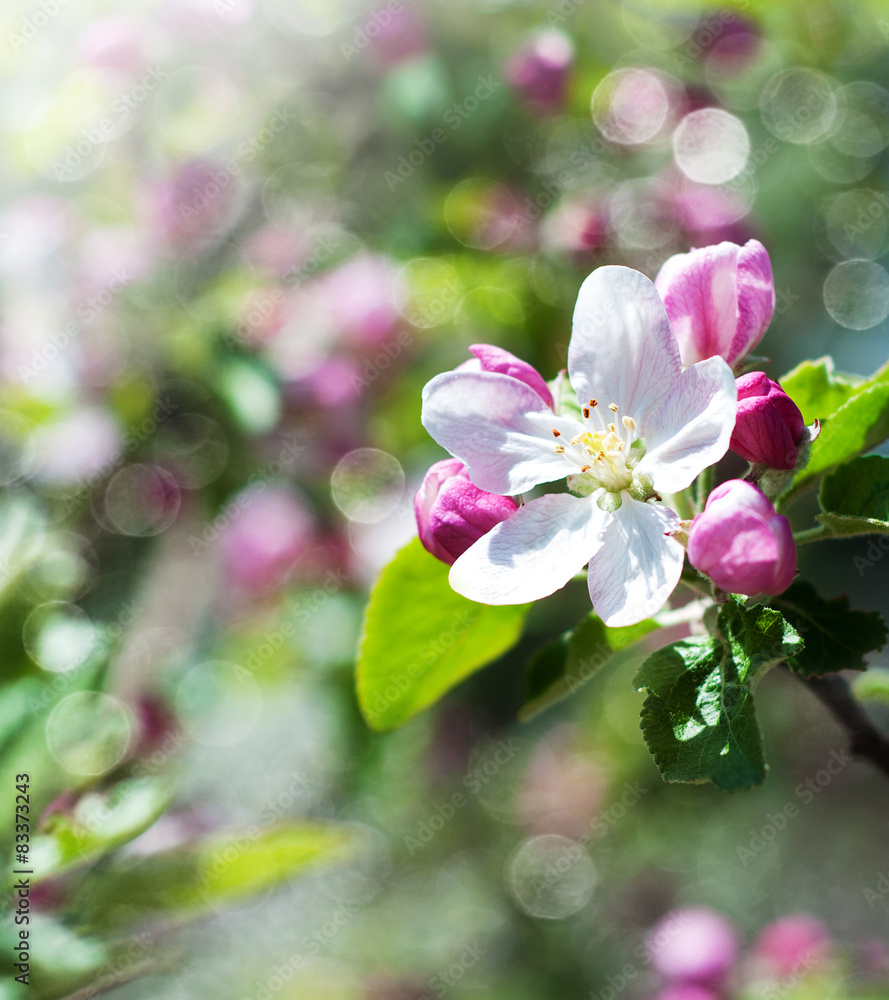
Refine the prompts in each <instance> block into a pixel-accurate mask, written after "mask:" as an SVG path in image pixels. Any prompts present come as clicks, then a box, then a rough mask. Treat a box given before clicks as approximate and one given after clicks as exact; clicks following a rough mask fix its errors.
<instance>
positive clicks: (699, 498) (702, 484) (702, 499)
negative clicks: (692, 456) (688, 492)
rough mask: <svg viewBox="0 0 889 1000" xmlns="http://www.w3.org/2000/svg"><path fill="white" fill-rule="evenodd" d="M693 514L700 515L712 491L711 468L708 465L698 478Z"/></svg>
mask: <svg viewBox="0 0 889 1000" xmlns="http://www.w3.org/2000/svg"><path fill="white" fill-rule="evenodd" d="M695 489H696V496H695V512H696V513H698V514H700V513H701V511H702V510H703V509H704V504H705V503H706V502H707V497H708V496H710V491H711V490H712V489H713V466H712V465H710V466H708V467H707V468H706V469H704V471H703V472H702V473H701V474H700V475H699V476H698V480H697V484H696V487H695Z"/></svg>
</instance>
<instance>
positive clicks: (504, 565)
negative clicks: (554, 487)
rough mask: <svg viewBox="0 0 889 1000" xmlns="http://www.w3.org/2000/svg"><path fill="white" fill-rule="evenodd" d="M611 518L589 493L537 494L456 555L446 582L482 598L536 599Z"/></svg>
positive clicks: (592, 547) (576, 564)
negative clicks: (587, 494) (584, 494)
mask: <svg viewBox="0 0 889 1000" xmlns="http://www.w3.org/2000/svg"><path fill="white" fill-rule="evenodd" d="M610 520H611V514H607V513H605V512H604V511H602V510H600V509H599V507H598V505H597V504H596V502H595V500H593V498H592V497H586V498H584V499H581V498H579V497H575V496H572V495H571V494H570V493H550V494H547V495H546V496H542V497H538V498H537V499H536V500H532V501H531V502H530V503H527V504H525V506H524V507H520V508H519V509H518V510H517V511H516V513H515V514H513V515H512V517H510V518H508V519H507V520H506V521H502V522H501V523H500V524H498V525H497V526H496V527H495V528H494V529H493V530H491V531H489V532H488V534H487V535H483V536H482V537H481V538H480V539H479V540H478V541H477V542H476V543H475V545H472V546H470V548H468V549H467V550H466V551H465V552H464V553H463V555H462V556H460V558H459V559H458V560H457V561H456V562H455V563H454V565H453V566H452V567H451V574H450V577H449V579H450V584H451V587H452V588H453V589H454V590H456V591H457V593H458V594H462V595H463V596H464V597H468V598H469V599H470V600H471V601H478V602H479V603H481V604H524V603H526V602H528V601H539V600H540V599H541V598H542V597H548V596H549V595H550V594H552V593H555V591H557V590H559V589H561V588H562V587H564V586H565V584H566V583H567V582H568V581H569V580H570V579H571V577H572V576H574V574H575V573H578V572H579V571H580V570H581V569H582V568H583V566H584V565H585V564H586V563H587V562H589V560H590V559H591V558H593V556H594V554H595V553H596V552H597V551H598V550H599V548H600V546H601V545H602V533H603V531H604V530H605V528H606V526H607V524H608V523H609V521H610Z"/></svg>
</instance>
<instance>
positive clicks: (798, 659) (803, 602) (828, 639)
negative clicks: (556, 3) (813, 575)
mask: <svg viewBox="0 0 889 1000" xmlns="http://www.w3.org/2000/svg"><path fill="white" fill-rule="evenodd" d="M774 605H775V607H776V608H777V609H778V610H779V611H780V612H781V614H782V615H784V617H785V618H786V619H787V621H789V622H790V623H791V624H792V625H793V627H794V628H795V629H796V630H797V632H799V633H800V634H801V635H802V636H804V638H805V641H806V645H805V648H804V649H803V650H802V651H801V652H798V653H796V654H795V655H793V656H791V657H789V658H788V660H787V665H788V666H789V667H790V668H791V670H795V671H796V672H797V673H799V674H803V675H804V676H806V677H812V676H820V675H821V674H827V673H832V672H834V671H838V670H866V669H867V663H866V662H865V660H864V654H865V653H869V652H871V651H872V650H875V649H882V648H883V646H884V645H885V644H886V639H887V632H886V625H885V623H884V622H883V619H882V617H881V616H880V614H879V612H877V611H853V610H851V609H850V607H849V598H848V597H846V596H845V595H844V596H842V597H835V598H833V599H832V600H829V601H828V600H825V599H824V598H823V597H819V596H818V594H817V593H816V591H815V588H814V587H813V586H812V585H811V584H810V583H806V582H805V581H804V580H798V581H797V582H796V583H794V584H791V586H790V587H789V588H788V589H787V590H785V591H784V593H783V594H782V595H781V596H780V597H778V598H776V599H775V601H774Z"/></svg>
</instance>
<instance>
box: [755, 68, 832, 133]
mask: <svg viewBox="0 0 889 1000" xmlns="http://www.w3.org/2000/svg"><path fill="white" fill-rule="evenodd" d="M837 89H838V88H837V84H836V82H835V81H834V80H833V79H831V77H829V76H827V74H826V73H820V72H818V71H817V70H814V69H805V68H803V67H796V68H793V69H786V70H782V71H781V72H780V73H776V74H775V75H774V76H773V77H772V78H771V79H770V80H769V81H768V83H766V85H765V87H764V88H763V90H762V93H761V94H760V98H759V110H760V115H761V117H762V120H763V124H764V125H765V127H766V128H767V129H768V130H769V131H770V132H771V133H772V135H774V136H776V137H777V138H778V139H782V140H783V141H785V142H793V143H798V144H806V143H810V142H815V141H816V140H817V139H820V138H822V137H823V136H826V135H828V134H829V133H830V132H831V131H832V130H833V129H834V128H835V127H836V125H837V124H838V113H839V106H838V102H837Z"/></svg>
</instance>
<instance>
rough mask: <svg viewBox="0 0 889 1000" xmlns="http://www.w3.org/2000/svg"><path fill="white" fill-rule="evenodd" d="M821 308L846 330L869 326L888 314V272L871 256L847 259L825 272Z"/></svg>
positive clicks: (881, 320) (865, 328)
mask: <svg viewBox="0 0 889 1000" xmlns="http://www.w3.org/2000/svg"><path fill="white" fill-rule="evenodd" d="M823 296H824V308H825V309H826V310H827V311H828V313H830V316H831V318H832V319H834V320H836V322H837V323H839V324H840V326H844V327H845V328H846V329H847V330H870V329H871V328H872V327H874V326H877V325H878V324H879V323H882V322H883V320H884V319H886V317H887V316H889V274H887V272H886V269H885V268H884V267H881V266H880V265H879V264H877V263H875V262H874V261H872V260H847V261H843V263H842V264H837V266H836V267H835V268H834V269H833V270H832V271H831V272H830V274H828V276H827V278H826V279H825V281H824V288H823Z"/></svg>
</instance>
